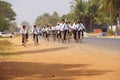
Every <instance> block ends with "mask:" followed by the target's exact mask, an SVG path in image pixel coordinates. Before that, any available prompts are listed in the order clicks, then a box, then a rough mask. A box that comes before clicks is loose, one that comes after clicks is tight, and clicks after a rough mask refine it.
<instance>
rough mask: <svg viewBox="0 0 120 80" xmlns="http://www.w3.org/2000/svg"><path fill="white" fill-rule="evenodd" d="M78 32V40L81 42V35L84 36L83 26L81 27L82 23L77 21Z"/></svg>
mask: <svg viewBox="0 0 120 80" xmlns="http://www.w3.org/2000/svg"><path fill="white" fill-rule="evenodd" d="M76 31H77V32H78V34H76V35H77V36H78V39H79V40H80V38H82V37H81V34H83V33H82V32H83V25H81V23H80V21H77V26H76Z"/></svg>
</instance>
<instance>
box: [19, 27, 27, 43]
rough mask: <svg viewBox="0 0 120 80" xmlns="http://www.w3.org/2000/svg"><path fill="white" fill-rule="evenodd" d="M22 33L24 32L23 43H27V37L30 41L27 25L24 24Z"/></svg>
mask: <svg viewBox="0 0 120 80" xmlns="http://www.w3.org/2000/svg"><path fill="white" fill-rule="evenodd" d="M20 33H21V34H22V45H25V39H26V41H28V30H27V29H26V26H25V25H23V27H22V29H21V30H20Z"/></svg>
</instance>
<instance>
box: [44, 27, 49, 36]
mask: <svg viewBox="0 0 120 80" xmlns="http://www.w3.org/2000/svg"><path fill="white" fill-rule="evenodd" d="M45 32H46V38H47V37H49V36H50V28H49V27H46V28H45Z"/></svg>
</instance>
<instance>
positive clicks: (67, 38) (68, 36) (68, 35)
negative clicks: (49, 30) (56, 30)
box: [65, 31, 70, 43]
mask: <svg viewBox="0 0 120 80" xmlns="http://www.w3.org/2000/svg"><path fill="white" fill-rule="evenodd" d="M69 39H70V34H69V31H67V33H66V39H65V42H66V41H67V42H68V43H69Z"/></svg>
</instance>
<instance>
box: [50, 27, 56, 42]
mask: <svg viewBox="0 0 120 80" xmlns="http://www.w3.org/2000/svg"><path fill="white" fill-rule="evenodd" d="M51 31H52V37H53V40H54V41H55V40H56V26H55V25H53V26H52V27H51Z"/></svg>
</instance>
